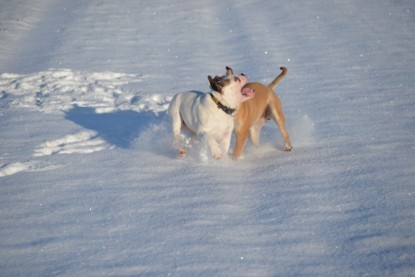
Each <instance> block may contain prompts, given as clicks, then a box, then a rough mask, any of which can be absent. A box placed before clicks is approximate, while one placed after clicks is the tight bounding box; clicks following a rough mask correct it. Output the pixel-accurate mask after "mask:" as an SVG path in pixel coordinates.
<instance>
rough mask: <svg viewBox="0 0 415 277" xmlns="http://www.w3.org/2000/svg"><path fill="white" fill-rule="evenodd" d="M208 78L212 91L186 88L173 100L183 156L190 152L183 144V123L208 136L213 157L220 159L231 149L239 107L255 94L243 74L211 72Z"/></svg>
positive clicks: (175, 136) (171, 112)
mask: <svg viewBox="0 0 415 277" xmlns="http://www.w3.org/2000/svg"><path fill="white" fill-rule="evenodd" d="M208 79H209V82H210V85H211V88H212V92H211V93H209V94H208V93H201V92H195V91H189V92H183V93H179V94H176V95H175V96H174V97H173V99H172V101H171V103H170V107H169V115H170V118H171V120H172V129H173V145H174V147H175V148H176V149H178V154H179V156H180V157H183V156H185V155H186V150H185V149H184V146H183V145H181V137H180V131H181V129H182V127H186V128H187V129H189V130H190V131H191V132H192V133H193V134H196V135H197V136H199V137H200V138H202V139H203V140H206V142H207V145H208V148H209V150H210V152H211V154H212V156H213V158H215V159H220V158H221V157H222V155H223V153H228V150H229V146H230V143H231V135H232V131H233V127H234V118H233V116H234V114H235V112H236V109H237V108H238V106H239V105H240V104H241V103H242V102H243V101H246V100H248V99H250V98H252V97H254V95H255V91H254V90H253V89H251V88H248V87H246V86H245V85H246V83H247V82H248V78H247V77H246V76H244V75H243V74H242V75H229V76H223V77H219V76H216V77H215V78H214V79H212V77H211V76H208Z"/></svg>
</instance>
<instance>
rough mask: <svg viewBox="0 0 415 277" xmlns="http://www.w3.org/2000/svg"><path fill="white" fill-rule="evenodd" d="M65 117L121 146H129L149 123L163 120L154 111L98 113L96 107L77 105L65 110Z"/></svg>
mask: <svg viewBox="0 0 415 277" xmlns="http://www.w3.org/2000/svg"><path fill="white" fill-rule="evenodd" d="M65 118H66V119H68V120H70V121H73V122H74V123H76V124H78V125H80V126H82V127H84V128H86V129H89V130H93V131H95V132H97V134H98V136H100V137H101V138H103V139H104V140H105V141H107V142H108V143H110V144H112V145H115V146H117V147H121V148H129V147H130V145H131V143H132V142H133V141H134V139H135V138H136V137H138V136H139V135H140V132H142V131H144V130H145V129H146V128H147V127H148V126H149V125H151V124H153V123H156V122H158V121H160V120H161V118H162V116H157V115H156V114H154V113H152V112H140V113H139V112H135V111H116V112H113V113H96V112H95V109H94V108H89V107H79V106H77V105H75V106H74V107H73V108H72V109H71V110H69V111H67V112H65Z"/></svg>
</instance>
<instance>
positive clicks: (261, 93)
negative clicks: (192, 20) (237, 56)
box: [226, 67, 292, 160]
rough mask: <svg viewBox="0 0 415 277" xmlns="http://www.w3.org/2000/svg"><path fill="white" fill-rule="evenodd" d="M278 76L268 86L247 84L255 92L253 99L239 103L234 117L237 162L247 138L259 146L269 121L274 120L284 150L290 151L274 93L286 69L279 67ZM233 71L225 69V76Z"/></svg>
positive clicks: (279, 102) (278, 103)
mask: <svg viewBox="0 0 415 277" xmlns="http://www.w3.org/2000/svg"><path fill="white" fill-rule="evenodd" d="M280 69H281V71H282V72H281V74H279V75H278V76H277V77H276V78H275V79H274V80H273V81H272V82H271V83H270V84H269V85H268V86H264V85H263V84H261V83H248V84H247V85H246V87H247V88H251V89H253V90H255V97H253V98H251V99H250V100H248V101H245V102H243V103H241V105H240V106H239V108H238V111H237V113H236V115H235V117H234V132H235V135H236V143H235V147H234V150H233V159H234V160H237V159H238V158H239V157H240V155H241V153H242V151H243V149H244V147H245V143H246V139H247V137H248V136H249V138H250V140H251V142H252V143H253V144H254V145H255V146H258V145H259V140H260V135H261V128H262V126H263V125H264V123H265V122H266V121H267V120H269V119H271V118H272V119H274V121H275V122H276V123H277V124H278V126H279V128H280V131H281V134H282V137H283V139H284V150H285V151H291V149H292V145H291V142H290V137H289V135H288V132H287V130H286V128H285V117H284V113H283V111H282V105H281V101H280V99H279V98H278V96H277V94H276V93H275V92H274V89H275V87H276V86H277V84H278V82H279V81H280V80H281V79H282V78H284V76H285V75H286V74H287V69H286V68H285V67H281V68H280ZM232 75H233V70H232V68H230V67H226V76H232Z"/></svg>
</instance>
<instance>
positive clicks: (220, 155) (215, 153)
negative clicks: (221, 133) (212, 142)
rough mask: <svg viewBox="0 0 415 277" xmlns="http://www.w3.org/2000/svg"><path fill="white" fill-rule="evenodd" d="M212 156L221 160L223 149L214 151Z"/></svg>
mask: <svg viewBox="0 0 415 277" xmlns="http://www.w3.org/2000/svg"><path fill="white" fill-rule="evenodd" d="M212 156H213V158H214V159H216V160H220V159H221V158H222V152H221V151H216V152H214V153H212Z"/></svg>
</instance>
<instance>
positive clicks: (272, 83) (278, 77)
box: [268, 67, 287, 90]
mask: <svg viewBox="0 0 415 277" xmlns="http://www.w3.org/2000/svg"><path fill="white" fill-rule="evenodd" d="M280 69H281V70H282V72H281V74H280V75H278V76H277V77H276V78H275V79H274V80H273V81H272V82H271V83H270V84H269V85H268V87H269V88H270V89H272V90H275V87H276V86H277V84H278V83H279V81H280V80H281V79H282V78H284V76H285V75H286V74H287V68H285V67H280Z"/></svg>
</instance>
